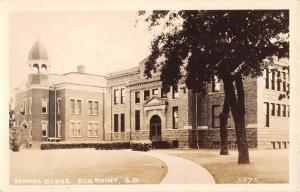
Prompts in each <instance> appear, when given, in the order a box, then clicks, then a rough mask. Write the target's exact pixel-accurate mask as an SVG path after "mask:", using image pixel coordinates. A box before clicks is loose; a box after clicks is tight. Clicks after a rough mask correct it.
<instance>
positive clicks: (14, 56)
mask: <svg viewBox="0 0 300 192" xmlns="http://www.w3.org/2000/svg"><path fill="white" fill-rule="evenodd" d="M136 19H139V17H138V16H137V13H136V12H135V11H109V12H108V11H100V12H11V14H10V18H9V30H10V32H9V34H10V39H9V41H10V49H9V52H10V55H9V59H10V61H9V69H10V92H12V90H13V88H15V87H16V86H18V85H19V84H20V83H21V82H22V81H26V79H27V74H28V71H29V67H28V61H27V59H28V54H29V52H30V49H31V47H32V46H33V44H34V43H35V42H36V41H37V40H38V39H39V40H40V41H41V42H42V43H43V44H44V46H45V48H46V51H47V53H48V58H49V61H50V65H51V73H58V74H62V73H67V72H71V71H76V67H77V66H78V65H85V68H86V72H87V73H93V74H99V75H106V74H107V73H110V72H115V71H118V70H122V69H127V68H130V67H135V66H137V65H138V63H139V62H140V61H141V60H142V59H144V58H145V57H146V56H147V55H148V54H149V47H150V42H151V39H152V37H153V36H152V33H151V32H149V31H148V30H147V26H146V23H144V22H143V21H142V20H141V19H139V22H138V24H137V26H136V25H135V24H136V22H135V21H136Z"/></svg>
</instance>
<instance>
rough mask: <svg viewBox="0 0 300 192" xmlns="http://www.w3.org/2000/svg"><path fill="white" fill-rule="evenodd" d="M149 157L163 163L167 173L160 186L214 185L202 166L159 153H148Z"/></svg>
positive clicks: (210, 176)
mask: <svg viewBox="0 0 300 192" xmlns="http://www.w3.org/2000/svg"><path fill="white" fill-rule="evenodd" d="M143 154H145V155H150V156H152V157H155V158H158V159H160V160H161V161H163V162H164V163H165V164H166V165H167V167H168V172H167V175H166V176H165V178H164V179H163V180H162V182H161V184H214V183H215V180H214V178H213V176H212V175H211V174H210V173H209V172H208V171H207V170H206V169H205V168H203V167H202V166H200V165H198V164H196V163H194V162H192V161H189V160H186V159H184V158H181V157H176V156H171V155H166V154H163V153H162V152H160V151H149V152H146V153H144V152H143Z"/></svg>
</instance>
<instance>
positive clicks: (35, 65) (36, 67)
mask: <svg viewBox="0 0 300 192" xmlns="http://www.w3.org/2000/svg"><path fill="white" fill-rule="evenodd" d="M32 69H33V71H34V72H36V73H39V72H40V68H39V65H38V64H33V67H32Z"/></svg>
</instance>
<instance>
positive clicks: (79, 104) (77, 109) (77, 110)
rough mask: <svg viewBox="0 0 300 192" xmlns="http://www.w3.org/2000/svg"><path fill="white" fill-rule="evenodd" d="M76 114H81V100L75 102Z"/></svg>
mask: <svg viewBox="0 0 300 192" xmlns="http://www.w3.org/2000/svg"><path fill="white" fill-rule="evenodd" d="M76 114H81V100H77V102H76Z"/></svg>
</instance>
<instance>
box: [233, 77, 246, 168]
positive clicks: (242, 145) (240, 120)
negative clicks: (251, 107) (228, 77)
mask: <svg viewBox="0 0 300 192" xmlns="http://www.w3.org/2000/svg"><path fill="white" fill-rule="evenodd" d="M235 84H236V89H237V98H238V100H237V118H236V126H235V130H236V137H237V145H238V151H239V157H238V163H239V164H249V163H250V159H249V151H248V142H247V138H246V128H245V93H244V85H243V79H242V77H241V75H238V76H237V77H236V78H235Z"/></svg>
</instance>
